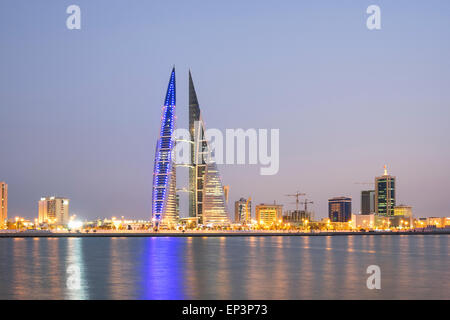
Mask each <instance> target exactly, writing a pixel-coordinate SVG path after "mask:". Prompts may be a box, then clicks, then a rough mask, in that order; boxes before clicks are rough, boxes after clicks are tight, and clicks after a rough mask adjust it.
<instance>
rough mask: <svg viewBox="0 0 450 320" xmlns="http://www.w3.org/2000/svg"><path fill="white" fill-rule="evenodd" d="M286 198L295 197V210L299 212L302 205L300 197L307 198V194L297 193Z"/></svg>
mask: <svg viewBox="0 0 450 320" xmlns="http://www.w3.org/2000/svg"><path fill="white" fill-rule="evenodd" d="M285 196H286V197H295V208H296V210H297V211H298V205H299V204H300V200H299V197H300V196H306V193H300V192H298V191H297V192H296V193H294V194H286V195H285Z"/></svg>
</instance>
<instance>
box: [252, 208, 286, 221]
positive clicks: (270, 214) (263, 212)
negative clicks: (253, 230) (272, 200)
mask: <svg viewBox="0 0 450 320" xmlns="http://www.w3.org/2000/svg"><path fill="white" fill-rule="evenodd" d="M255 215H256V221H257V222H258V223H261V224H272V223H277V222H278V221H279V220H282V219H283V205H282V204H258V205H257V206H256V209H255Z"/></svg>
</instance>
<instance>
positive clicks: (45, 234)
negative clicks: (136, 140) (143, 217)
mask: <svg viewBox="0 0 450 320" xmlns="http://www.w3.org/2000/svg"><path fill="white" fill-rule="evenodd" d="M375 235H397V236H399V235H450V230H435V231H395V232H392V231H379V232H360V231H355V232H351V231H348V232H309V233H306V232H260V231H257V232H220V231H219V232H184V233H182V232H168V231H164V232H103V233H102V232H96V233H75V232H64V233H63V232H0V238H152V237H159V238H162V237H165V238H172V237H175V238H180V237H184V238H189V237H197V238H202V237H320V236H327V237H328V236H375Z"/></svg>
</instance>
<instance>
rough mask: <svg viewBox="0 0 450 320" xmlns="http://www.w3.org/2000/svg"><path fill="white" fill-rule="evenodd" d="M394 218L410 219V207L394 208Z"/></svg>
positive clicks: (400, 206)
mask: <svg viewBox="0 0 450 320" xmlns="http://www.w3.org/2000/svg"><path fill="white" fill-rule="evenodd" d="M394 216H403V217H408V218H411V217H412V207H411V206H405V205H399V206H395V207H394Z"/></svg>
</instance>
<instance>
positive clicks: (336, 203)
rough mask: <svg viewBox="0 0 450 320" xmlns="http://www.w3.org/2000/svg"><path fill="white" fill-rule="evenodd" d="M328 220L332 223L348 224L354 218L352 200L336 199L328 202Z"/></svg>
mask: <svg viewBox="0 0 450 320" xmlns="http://www.w3.org/2000/svg"><path fill="white" fill-rule="evenodd" d="M328 218H329V219H330V220H331V222H348V221H350V220H351V218H352V198H348V197H335V198H331V199H329V200H328Z"/></svg>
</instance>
